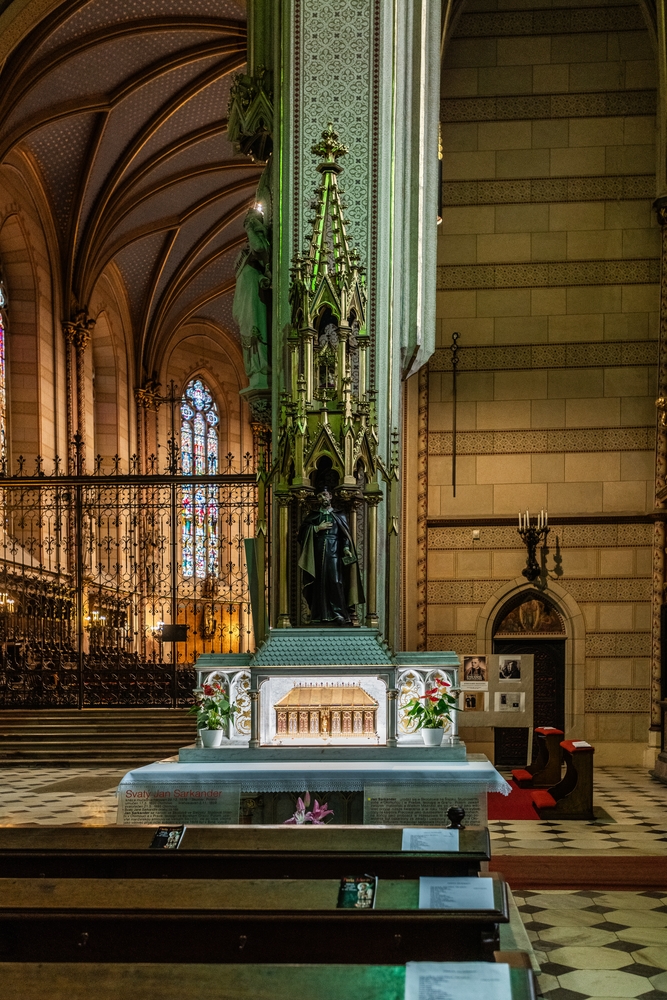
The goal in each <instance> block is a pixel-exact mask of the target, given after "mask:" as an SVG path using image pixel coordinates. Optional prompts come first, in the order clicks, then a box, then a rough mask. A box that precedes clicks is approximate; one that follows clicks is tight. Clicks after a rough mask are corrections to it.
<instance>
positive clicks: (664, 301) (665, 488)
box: [649, 197, 667, 746]
mask: <svg viewBox="0 0 667 1000" xmlns="http://www.w3.org/2000/svg"><path fill="white" fill-rule="evenodd" d="M654 207H655V209H656V213H657V216H658V222H659V223H660V227H661V241H662V242H661V250H662V253H661V265H660V329H659V338H660V339H659V343H658V400H657V406H658V411H659V412H658V420H657V424H656V441H655V458H656V464H655V507H656V512H657V511H661V512H662V511H664V510H665V500H666V499H667V197H665V198H658V199H657V200H656V202H655V206H654ZM664 516H665V514H659V515H658V519H657V520H656V522H655V526H654V529H653V594H652V607H651V730H650V734H649V740H650V744H651V745H652V746H657V745H658V742H657V736H658V734H659V731H660V698H661V689H662V679H661V678H662V666H661V636H660V614H661V608H662V605H663V603H664V600H665V522H664V520H663V517H664Z"/></svg>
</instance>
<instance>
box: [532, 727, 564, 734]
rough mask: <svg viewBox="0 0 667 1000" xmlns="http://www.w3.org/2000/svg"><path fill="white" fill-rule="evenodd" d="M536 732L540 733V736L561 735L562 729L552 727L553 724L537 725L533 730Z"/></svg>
mask: <svg viewBox="0 0 667 1000" xmlns="http://www.w3.org/2000/svg"><path fill="white" fill-rule="evenodd" d="M535 732H536V733H541V734H542V736H562V735H563V730H562V729H554V727H553V726H538V727H537V729H536V730H535Z"/></svg>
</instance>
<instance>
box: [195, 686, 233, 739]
mask: <svg viewBox="0 0 667 1000" xmlns="http://www.w3.org/2000/svg"><path fill="white" fill-rule="evenodd" d="M193 696H194V705H192V706H191V707H190V709H189V711H190V712H192V713H196V715H197V728H198V730H199V734H200V736H201V741H202V745H203V746H205V747H219V746H220V744H221V743H222V737H223V736H224V732H225V729H226V728H227V725H228V724H229V723H230V722H231V721H232V720H233V719H234V713H235V712H236V711H237V706H236V705H235V704H234V703H233V702H230V701H229V699H228V698H227V695H226V694H225V689H224V687H223V686H222V684H221V683H220V682H219V681H214V682H213V684H204V686H203V687H201V688H195V690H194V691H193Z"/></svg>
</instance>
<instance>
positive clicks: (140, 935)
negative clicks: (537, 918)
mask: <svg viewBox="0 0 667 1000" xmlns="http://www.w3.org/2000/svg"><path fill="white" fill-rule="evenodd" d="M210 874H211V875H214V874H216V869H215V868H212V870H211V872H210ZM348 874H362V873H355V872H351V873H348ZM492 885H493V908H492V909H490V910H483V911H470V910H455V911H445V910H420V909H419V908H418V904H419V882H418V881H417V880H412V879H403V880H398V879H396V880H391V879H386V880H380V882H379V884H378V889H377V896H376V907H375V909H374V910H345V909H337V908H336V904H337V901H338V890H339V880H338V879H331V880H329V879H320V880H312V879H311V880H306V879H262V880H259V879H258V880H250V879H218V878H213V877H212V878H209V879H208V880H204V879H192V880H184V879H72V878H70V879H0V942H1V944H2V961H3V962H95V963H97V962H130V963H131V962H149V963H151V962H158V963H163V962H166V963H174V962H175V963H180V962H187V963H217V964H220V963H225V964H226V963H242V964H246V963H271V964H275V963H290V962H297V963H298V962H302V961H303V960H304V959H307V960H308V962H310V963H317V964H320V963H331V962H336V963H344V964H357V963H369V964H376V965H385V964H387V965H396V964H403V963H405V962H408V961H454V960H456V961H485V960H486V961H493V952H494V951H497V950H498V949H499V925H500V924H501V923H509V904H508V893H507V887H506V885H505V883H504V882H503V881H501V880H500V879H497V878H494V879H493V880H492Z"/></svg>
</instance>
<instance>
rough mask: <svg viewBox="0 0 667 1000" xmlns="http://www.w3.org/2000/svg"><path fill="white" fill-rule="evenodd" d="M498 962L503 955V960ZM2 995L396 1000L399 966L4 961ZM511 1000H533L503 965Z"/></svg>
mask: <svg viewBox="0 0 667 1000" xmlns="http://www.w3.org/2000/svg"><path fill="white" fill-rule="evenodd" d="M503 960H505V959H504V957H503ZM0 969H1V970H2V983H3V992H4V995H5V996H6V997H12V998H13V997H24V998H25V1000H90V998H91V997H94V998H95V1000H118V998H119V997H127V998H128V1000H156V998H159V1000H294V998H295V997H299V998H301V1000H358V998H360V997H361V998H363V1000H403V998H404V995H405V966H402V965H290V966H285V965H224V966H220V965H199V966H196V967H194V966H188V965H169V964H165V965H149V964H143V963H142V964H137V965H120V964H116V965H111V964H99V965H81V964H78V965H73V964H69V963H64V962H54V963H50V964H47V965H38V964H23V963H14V962H4V963H3V964H2V965H0ZM510 981H511V988H512V1000H535V991H534V985H533V977H532V974H531V972H530V970H529V969H527V968H512V967H510Z"/></svg>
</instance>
